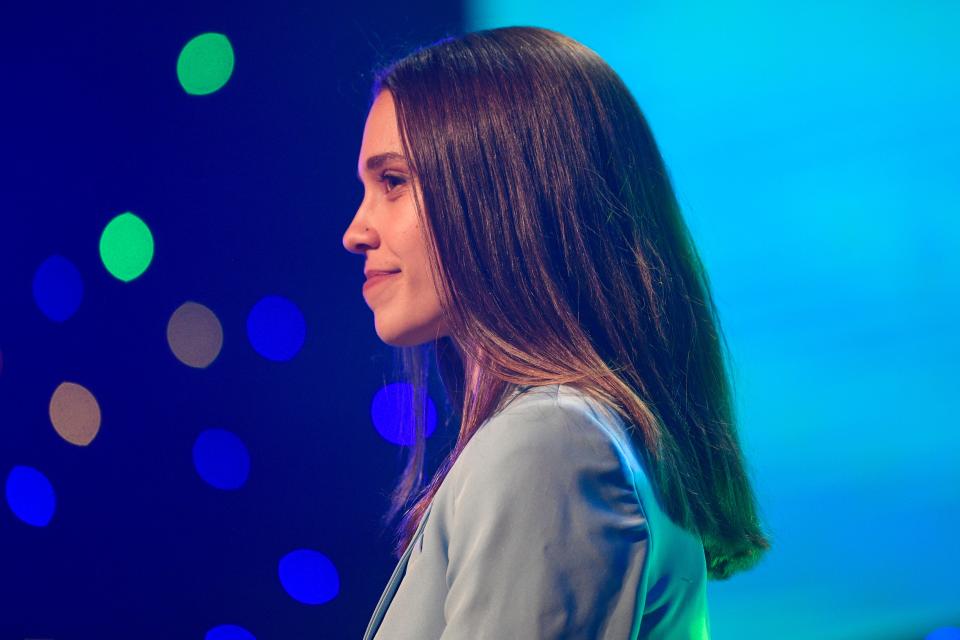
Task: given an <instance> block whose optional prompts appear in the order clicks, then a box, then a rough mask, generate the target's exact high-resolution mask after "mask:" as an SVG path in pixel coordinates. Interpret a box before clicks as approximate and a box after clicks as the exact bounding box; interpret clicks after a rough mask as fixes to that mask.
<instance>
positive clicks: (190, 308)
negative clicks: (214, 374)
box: [167, 301, 223, 369]
mask: <svg viewBox="0 0 960 640" xmlns="http://www.w3.org/2000/svg"><path fill="white" fill-rule="evenodd" d="M167 344H168V345H170V350H171V351H173V355H174V356H176V358H177V360H179V361H180V362H182V363H183V364H185V365H187V366H190V367H195V368H197V369H203V368H206V367H207V366H209V365H210V363H211V362H213V361H214V360H216V358H217V355H219V354H220V349H221V347H222V346H223V327H222V326H221V325H220V320H219V319H218V318H217V316H216V314H215V313H213V311H211V310H210V309H209V308H208V307H205V306H204V305H202V304H200V303H198V302H189V301H188V302H184V303H183V304H182V305H180V306H179V307H177V310H176V311H174V312H173V314H172V315H171V316H170V320H169V321H167Z"/></svg>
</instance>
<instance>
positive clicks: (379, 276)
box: [363, 271, 400, 293]
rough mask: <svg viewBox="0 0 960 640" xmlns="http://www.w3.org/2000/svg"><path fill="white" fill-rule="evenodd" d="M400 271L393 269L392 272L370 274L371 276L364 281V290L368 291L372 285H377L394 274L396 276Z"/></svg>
mask: <svg viewBox="0 0 960 640" xmlns="http://www.w3.org/2000/svg"><path fill="white" fill-rule="evenodd" d="M398 273H400V272H399V271H393V272H391V273H374V274H370V277H368V278H367V281H366V282H364V283H363V292H364V293H366V292H367V291H368V290H369V289H370V288H371V287H375V286H377V284H378V283H380V282H383V281H385V280H389V279H390V278H391V277H392V276H395V275H397V274H398Z"/></svg>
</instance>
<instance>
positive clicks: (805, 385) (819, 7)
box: [467, 0, 960, 640]
mask: <svg viewBox="0 0 960 640" xmlns="http://www.w3.org/2000/svg"><path fill="white" fill-rule="evenodd" d="M468 19H469V22H468V24H467V29H468V30H475V29H484V28H490V27H500V26H508V25H533V26H540V27H547V28H551V29H556V30H558V31H561V32H563V33H565V34H567V35H569V36H572V37H574V38H576V39H577V40H580V41H581V42H583V43H584V44H586V45H587V46H589V47H591V48H593V49H594V50H595V51H597V52H598V53H599V54H600V55H601V56H602V57H604V59H606V60H607V61H608V62H609V63H610V64H611V65H612V66H613V67H614V69H616V70H617V71H618V72H619V73H620V74H621V75H622V76H623V78H624V80H625V81H626V82H627V84H628V85H629V86H630V88H631V90H632V91H633V93H634V95H635V96H636V98H637V100H638V102H639V103H640V106H641V108H642V109H643V111H644V113H645V115H646V116H647V119H648V121H649V122H650V125H651V127H652V129H653V132H654V134H655V136H656V138H657V141H658V143H659V145H660V149H661V151H662V153H663V155H664V157H665V159H666V161H667V164H668V168H669V170H670V174H671V177H672V179H673V181H674V186H675V188H676V191H677V194H678V197H679V200H680V203H681V206H682V207H683V209H684V215H685V216H686V219H687V222H688V223H689V225H690V227H691V230H692V232H693V235H694V238H695V240H696V242H697V245H698V247H699V249H700V251H701V253H702V256H703V258H704V260H705V262H706V265H707V269H708V271H709V274H710V278H711V281H712V284H713V286H714V292H715V294H716V299H717V303H718V305H719V307H720V314H721V318H722V321H723V327H724V329H725V331H726V333H727V336H728V338H729V342H730V346H731V350H732V352H733V369H734V375H735V378H734V382H735V385H736V391H737V406H738V410H739V413H740V418H741V427H740V428H741V433H742V439H743V443H744V447H745V449H746V452H747V456H748V458H749V463H750V469H751V472H752V474H753V476H754V482H755V485H756V488H757V492H758V497H759V499H760V502H761V508H762V511H763V516H764V518H765V521H766V523H767V526H768V529H769V531H770V534H771V538H772V542H773V545H774V548H773V550H772V551H771V552H770V554H768V556H767V557H766V560H765V561H764V563H763V564H762V565H761V566H759V567H758V568H757V569H755V570H753V571H751V572H749V573H744V574H740V575H737V576H735V577H734V578H732V579H731V580H729V581H726V582H711V583H710V585H709V587H708V597H709V600H710V619H711V631H712V635H711V637H712V638H713V639H714V640H733V639H736V640H752V639H758V640H759V639H761V638H762V639H763V640H767V639H768V638H773V637H776V638H778V639H779V640H794V639H796V640H807V639H809V638H818V639H820V640H831V639H837V640H839V639H849V638H853V639H856V638H880V639H883V638H923V637H924V636H925V635H929V634H933V633H935V632H937V633H944V631H942V629H944V628H950V627H953V626H956V625H957V624H960V579H958V575H957V574H958V570H960V550H958V546H957V544H956V541H957V540H960V464H958V455H960V453H958V452H960V430H958V428H957V424H958V421H957V418H956V417H955V416H954V414H953V410H954V408H955V403H954V399H955V398H956V397H957V396H958V392H957V390H958V389H960V375H958V373H957V367H956V362H957V360H958V357H960V332H958V331H957V325H958V321H957V316H958V311H960V309H958V300H960V277H958V276H960V215H958V214H960V151H958V149H960V77H958V76H960V72H958V68H960V66H958V63H960V38H958V37H956V34H957V33H960V4H957V3H949V2H936V3H913V2H905V1H904V2H882V3H876V2H865V1H862V0H861V1H856V2H846V3H831V2H813V3H773V2H760V1H754V2H736V1H735V2H722V3H717V2H708V1H706V0H700V1H684V0H679V1H674V2H632V3H624V2H610V1H608V0H599V1H597V2H590V3H581V2H568V1H564V0H558V1H557V2H553V3H550V4H549V5H547V4H543V3H540V2H533V1H531V0H474V1H473V3H472V4H470V3H468ZM938 629H941V631H939V632H938V631H937V630H938Z"/></svg>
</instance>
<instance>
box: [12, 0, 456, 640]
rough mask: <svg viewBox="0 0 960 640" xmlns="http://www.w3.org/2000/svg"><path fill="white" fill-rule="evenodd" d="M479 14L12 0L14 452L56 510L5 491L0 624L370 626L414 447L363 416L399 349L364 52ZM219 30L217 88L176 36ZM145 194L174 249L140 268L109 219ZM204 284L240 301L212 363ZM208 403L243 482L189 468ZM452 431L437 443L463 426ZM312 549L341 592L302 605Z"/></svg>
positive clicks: (258, 630)
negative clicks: (289, 324)
mask: <svg viewBox="0 0 960 640" xmlns="http://www.w3.org/2000/svg"><path fill="white" fill-rule="evenodd" d="M460 14H461V8H460V5H459V3H439V4H438V3H429V2H425V1H421V0H413V1H412V2H404V3H389V2H382V1H381V0H372V1H371V2H361V3H340V4H338V3H330V4H327V3H320V2H299V3H286V4H278V3H261V4H259V5H253V4H251V3H233V2H208V3H194V2H177V3H171V2H163V3H151V4H147V3H143V4H142V5H139V4H137V3H133V4H131V3H120V2H117V3H114V4H113V5H107V4H95V5H93V4H90V3H78V4H73V3H63V4H62V6H50V5H46V4H44V5H37V6H32V7H25V6H19V7H16V8H13V9H11V8H5V10H4V17H3V20H2V22H0V48H2V56H0V69H2V81H0V82H2V85H0V86H2V103H0V110H2V114H3V117H2V119H0V140H2V147H0V149H2V154H0V357H2V361H0V478H3V479H4V481H7V480H8V478H9V474H10V472H11V470H12V469H13V468H14V467H17V466H28V467H32V468H35V469H37V470H40V471H41V472H42V473H43V474H44V475H45V476H46V478H47V479H49V481H50V484H51V486H52V487H53V489H54V491H55V495H56V509H55V512H54V514H53V517H52V519H51V520H50V522H49V524H47V525H46V526H31V525H30V524H27V523H25V522H24V521H22V520H21V519H20V518H18V517H17V516H16V514H15V513H14V511H13V508H12V506H11V505H10V504H0V637H2V638H7V637H11V638H13V637H17V638H56V639H61V638H62V639H66V638H114V637H116V638H120V637H123V638H204V637H205V635H206V634H207V633H208V632H210V631H211V630H212V629H214V628H216V627H218V626H219V625H228V624H232V625H238V626H239V627H242V628H243V629H245V630H246V631H248V632H249V633H250V634H252V635H253V636H254V637H256V638H261V639H268V638H356V637H360V635H361V634H362V632H363V629H364V627H365V625H366V622H367V619H368V617H369V615H370V613H371V612H372V610H373V608H374V605H375V604H376V600H377V598H378V597H379V594H380V592H381V590H382V588H383V586H384V585H385V583H386V581H387V578H388V576H389V573H390V571H391V569H392V567H393V562H394V561H393V558H392V557H391V556H390V549H389V542H390V541H389V537H388V536H387V535H386V533H385V532H384V531H382V530H381V528H380V526H379V517H380V515H381V513H382V512H383V511H384V509H385V508H386V494H387V491H388V490H389V489H390V488H391V487H392V485H393V482H394V480H395V478H396V475H397V473H398V472H399V471H400V470H401V468H402V457H401V455H400V454H401V449H400V448H399V447H398V446H397V445H394V444H391V443H390V442H388V441H386V440H385V439H384V438H383V437H381V435H380V434H379V433H378V432H377V431H376V429H375V428H374V426H373V424H372V420H371V414H370V406H371V402H372V400H373V398H374V394H375V393H377V391H378V389H380V387H381V386H383V385H384V383H385V382H389V379H390V375H391V374H392V362H393V361H392V358H391V349H390V347H388V346H386V345H384V344H382V343H381V342H380V341H379V339H378V338H377V336H376V334H375V332H374V329H373V320H372V315H371V313H370V311H369V309H368V308H367V307H366V305H365V303H364V301H363V298H362V296H361V291H360V286H361V284H362V280H363V278H362V273H361V270H362V262H363V260H362V258H361V257H360V256H355V255H351V254H348V253H347V252H346V251H345V250H344V249H343V247H342V245H341V237H342V234H343V232H344V230H345V228H346V225H347V224H348V223H349V221H350V219H351V217H352V216H353V214H354V212H355V210H356V206H357V204H358V203H359V201H360V197H361V188H360V186H359V184H358V183H357V182H356V179H355V177H354V173H355V169H356V160H357V153H358V150H359V144H360V138H361V134H362V130H363V122H364V118H365V116H366V104H367V97H368V95H367V94H368V90H369V84H370V77H369V72H370V70H371V68H372V67H373V65H374V64H375V63H376V62H378V61H380V60H384V59H387V58H390V57H392V56H394V55H396V54H399V53H401V52H403V51H405V50H408V49H409V48H411V47H413V46H416V45H419V44H426V43H428V42H430V41H432V40H435V39H437V38H439V37H442V36H443V35H445V34H447V33H453V32H456V31H457V30H458V29H459V28H460V24H461V15H460ZM205 32H217V33H223V34H225V35H226V36H227V37H228V38H229V40H230V42H231V44H232V46H233V49H234V53H235V56H236V63H235V68H234V71H233V74H232V76H231V77H230V79H229V81H228V82H227V83H226V85H225V86H224V87H223V88H222V89H220V90H219V91H216V92H214V93H211V94H209V95H205V96H194V95H189V94H187V93H186V92H185V91H184V90H183V88H182V87H181V86H180V84H179V82H178V80H177V75H176V61H177V56H178V55H179V53H180V51H181V49H182V48H183V46H184V45H185V44H186V43H187V42H188V41H189V40H190V39H191V38H193V37H194V36H197V35H199V34H201V33H205ZM126 211H131V212H133V213H135V214H136V215H137V216H139V217H140V218H141V219H143V220H144V221H145V222H146V223H147V225H148V226H149V228H150V230H151V232H152V234H153V238H154V242H155V255H154V258H153V261H152V262H151V264H150V266H149V268H148V269H147V270H146V272H145V273H144V274H143V275H142V276H140V277H139V278H136V279H134V280H133V281H131V282H126V283H124V282H121V281H120V280H118V279H116V278H115V277H113V276H112V275H111V274H110V273H109V272H108V271H107V270H106V269H105V267H104V264H103V263H102V262H101V259H100V256H99V254H98V242H99V238H100V234H101V233H102V232H103V229H104V227H105V225H106V224H107V223H108V222H109V221H110V220H111V219H113V218H114V217H115V216H117V215H119V214H121V213H123V212H126ZM52 255H62V256H64V257H66V258H67V259H69V260H70V261H71V262H72V263H73V264H74V265H75V266H76V268H77V270H78V271H79V273H80V276H81V279H82V283H83V297H82V300H81V303H80V306H79V307H78V309H77V311H76V313H74V314H73V315H72V316H71V317H70V318H68V319H67V320H65V321H63V322H55V321H52V320H51V319H50V318H48V317H47V316H45V315H44V314H43V313H41V310H40V309H39V308H38V305H37V304H36V302H35V300H34V297H33V292H32V289H31V287H32V282H33V278H34V275H35V273H36V272H37V269H38V268H39V267H40V265H41V264H42V263H43V262H44V261H45V260H46V259H47V258H49V257H50V256H52ZM270 295H278V296H283V297H285V298H287V299H289V300H291V301H293V302H294V303H295V304H296V305H297V306H298V307H299V309H300V311H302V313H303V317H304V319H305V321H306V336H305V340H304V343H303V346H302V348H301V349H300V350H299V352H298V353H297V354H296V356H294V357H293V358H291V359H289V360H287V361H282V362H280V361H272V360H270V359H267V358H265V357H263V356H261V355H260V354H259V353H257V351H256V350H255V349H254V348H253V347H252V346H251V343H250V340H249V339H248V336H247V328H246V322H247V317H248V314H249V313H250V310H251V308H252V307H253V306H254V304H256V302H257V301H258V300H260V299H261V298H263V297H265V296H270ZM186 301H196V302H199V303H202V304H204V305H206V306H207V307H209V308H210V309H211V310H213V311H214V312H215V314H216V316H217V317H218V318H219V320H220V322H221V323H222V327H223V336H224V338H223V349H222V351H221V352H220V354H219V356H218V357H217V359H216V360H215V361H214V362H213V363H212V364H211V365H210V366H209V367H207V368H205V369H195V368H191V367H188V366H185V365H184V364H183V363H181V362H180V361H178V360H177V358H175V357H174V354H173V353H172V351H171V348H170V346H169V345H168V343H167V339H166V333H165V332H166V327H167V322H168V320H169V319H170V316H171V314H172V313H173V312H174V310H175V309H177V308H178V307H179V306H180V305H181V304H183V303H184V302H186ZM64 381H74V382H76V383H78V384H82V385H83V386H84V387H86V388H87V389H88V390H90V392H91V393H92V394H93V395H94V396H95V398H96V400H97V402H98V404H99V407H100V410H101V414H102V420H101V425H100V429H99V432H98V433H97V436H96V438H95V439H94V440H93V441H92V442H91V443H90V444H89V445H88V446H77V445H74V444H71V443H69V442H67V441H66V440H65V439H64V438H62V437H60V435H58V433H57V431H56V430H55V429H54V428H53V426H52V425H51V419H50V416H49V413H48V411H49V404H50V399H51V394H52V393H53V392H54V390H55V389H56V388H57V386H58V385H59V384H60V383H61V382H64ZM215 428H222V429H226V430H229V431H231V432H233V433H234V434H236V435H237V436H239V437H240V439H241V440H242V441H243V442H244V444H245V445H246V447H247V450H248V452H249V456H250V471H249V477H248V478H247V480H246V483H245V484H244V485H243V486H242V487H241V488H240V489H237V490H232V491H225V490H220V489H217V488H214V487H212V486H211V485H210V484H208V483H206V482H204V481H203V480H202V479H201V477H200V476H199V475H198V472H197V469H196V468H195V465H194V461H193V459H192V457H191V449H192V447H193V445H194V443H195V441H196V439H197V436H198V434H199V433H200V432H202V431H204V430H206V429H215ZM437 435H438V436H439V438H438V439H437V440H438V441H437V442H436V443H435V444H436V446H435V447H434V449H433V450H432V453H431V458H430V461H429V467H430V469H431V470H432V468H433V467H434V466H435V465H436V463H437V461H438V456H439V455H440V452H442V451H443V450H444V448H445V447H446V446H448V444H449V442H450V440H451V438H452V436H453V433H452V431H451V430H450V427H442V428H441V429H440V430H438V433H437ZM431 446H434V443H432V444H431ZM8 490H9V487H8ZM7 497H8V498H9V497H10V496H7ZM0 502H4V503H6V502H8V500H7V499H0ZM298 549H311V550H316V551H319V552H321V553H322V554H324V555H325V556H326V557H327V558H329V559H330V560H331V561H332V563H333V565H334V566H335V568H336V570H337V575H338V578H339V592H338V594H337V595H336V597H334V598H333V599H331V600H329V601H327V602H325V603H323V604H313V605H311V604H306V603H304V602H301V601H299V600H297V599H296V598H294V597H292V596H291V594H290V593H288V591H287V590H286V589H285V588H284V585H283V584H281V581H280V579H279V576H278V566H279V563H280V560H281V558H283V557H284V556H285V555H286V554H288V553H290V552H292V551H295V550H298ZM237 633H239V632H237ZM228 636H229V633H228V632H226V631H224V632H223V634H222V635H221V636H220V637H221V638H226V637H228ZM229 637H241V636H240V635H235V636H229Z"/></svg>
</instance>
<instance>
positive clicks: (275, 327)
mask: <svg viewBox="0 0 960 640" xmlns="http://www.w3.org/2000/svg"><path fill="white" fill-rule="evenodd" d="M306 333H307V323H306V321H305V320H304V319H303V313H301V312H300V309H299V308H298V307H297V305H295V304H294V303H293V302H291V301H290V300H288V299H286V298H283V297H281V296H265V297H264V298H261V299H260V300H259V301H258V302H257V303H256V304H255V305H253V309H251V310H250V314H249V315H248V316H247V337H248V338H249V340H250V344H251V345H252V346H253V348H254V350H255V351H256V352H257V353H259V354H260V355H262V356H263V357H264V358H267V359H269V360H289V359H290V358H292V357H293V356H295V355H297V352H299V351H300V348H301V347H302V346H303V340H304V337H305V336H306Z"/></svg>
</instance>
